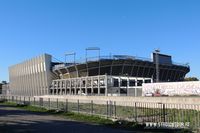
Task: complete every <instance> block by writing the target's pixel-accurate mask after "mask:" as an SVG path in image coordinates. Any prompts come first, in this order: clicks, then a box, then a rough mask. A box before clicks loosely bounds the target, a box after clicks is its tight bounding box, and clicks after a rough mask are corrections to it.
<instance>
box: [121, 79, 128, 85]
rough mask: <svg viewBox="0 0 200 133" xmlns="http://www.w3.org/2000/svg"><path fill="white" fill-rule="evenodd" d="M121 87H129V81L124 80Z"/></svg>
mask: <svg viewBox="0 0 200 133" xmlns="http://www.w3.org/2000/svg"><path fill="white" fill-rule="evenodd" d="M121 86H123V87H127V80H124V79H122V81H121Z"/></svg>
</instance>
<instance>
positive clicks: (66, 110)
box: [65, 99, 68, 112]
mask: <svg viewBox="0 0 200 133" xmlns="http://www.w3.org/2000/svg"><path fill="white" fill-rule="evenodd" d="M65 112H68V99H66V100H65Z"/></svg>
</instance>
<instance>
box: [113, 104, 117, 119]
mask: <svg viewBox="0 0 200 133" xmlns="http://www.w3.org/2000/svg"><path fill="white" fill-rule="evenodd" d="M114 109H115V119H116V118H117V105H116V101H114Z"/></svg>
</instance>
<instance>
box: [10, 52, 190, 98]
mask: <svg viewBox="0 0 200 133" xmlns="http://www.w3.org/2000/svg"><path fill="white" fill-rule="evenodd" d="M68 55H74V61H73V62H67V61H65V62H55V61H54V62H53V61H52V56H51V55H48V54H44V55H42V56H39V57H36V58H33V59H31V60H28V61H25V62H23V63H21V64H17V65H15V66H12V67H10V68H9V73H10V87H11V91H12V90H13V91H12V93H14V94H16V95H19V94H20V95H29V96H35V95H48V94H50V95H98V96H100V95H101V96H102V95H103V96H142V84H143V83H153V82H157V81H159V82H177V81H183V80H184V77H185V75H186V74H187V73H188V72H189V71H190V67H189V66H188V65H185V64H178V63H174V62H172V57H171V56H169V55H164V54H160V53H157V52H153V53H152V57H151V58H150V59H146V58H139V57H135V56H129V55H112V56H100V55H99V56H98V57H94V58H88V57H86V59H84V60H82V61H77V60H75V53H73V54H68ZM20 72H21V73H20Z"/></svg>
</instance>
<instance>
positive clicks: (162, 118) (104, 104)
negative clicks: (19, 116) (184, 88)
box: [0, 96, 200, 129]
mask: <svg viewBox="0 0 200 133" xmlns="http://www.w3.org/2000/svg"><path fill="white" fill-rule="evenodd" d="M0 98H1V99H5V100H7V101H8V102H15V103H18V104H22V103H23V104H29V105H32V106H38V107H42V108H46V109H48V110H59V111H64V112H76V113H82V114H88V115H98V116H101V117H106V118H112V119H116V120H127V121H133V122H138V123H156V124H165V126H166V124H168V126H169V127H173V126H174V127H177V126H178V127H179V126H181V127H188V128H192V129H196V128H199V127H200V105H199V104H184V103H183V104H165V103H151V102H148V103H145V102H134V101H133V102H120V101H106V100H79V99H76V100H74V99H63V98H59V99H58V98H39V97H24V96H0Z"/></svg>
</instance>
